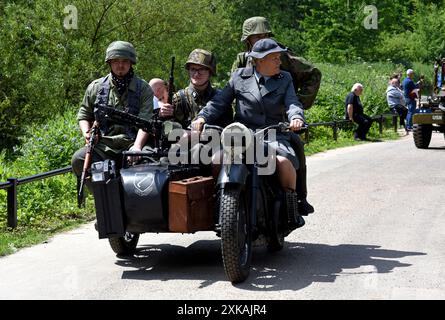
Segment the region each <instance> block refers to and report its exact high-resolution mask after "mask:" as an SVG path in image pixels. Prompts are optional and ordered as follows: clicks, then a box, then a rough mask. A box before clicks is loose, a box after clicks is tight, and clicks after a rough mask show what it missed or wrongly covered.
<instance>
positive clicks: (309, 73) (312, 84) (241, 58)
mask: <svg viewBox="0 0 445 320" xmlns="http://www.w3.org/2000/svg"><path fill="white" fill-rule="evenodd" d="M251 66H252V59H251V58H250V57H247V52H240V53H238V55H237V57H236V60H235V61H234V63H233V65H232V72H233V71H235V70H236V69H238V68H244V67H251ZM281 69H282V70H284V71H288V72H289V73H290V74H291V75H292V80H293V83H294V88H295V93H296V94H297V97H298V98H299V100H300V101H301V103H302V104H303V107H304V109H309V108H310V107H312V104H313V103H314V101H315V98H316V96H317V93H318V89H319V88H320V82H321V72H320V70H318V69H317V68H316V67H315V66H313V65H312V64H311V63H310V62H308V61H307V60H305V59H303V58H302V57H297V56H295V55H294V54H293V53H292V51H290V50H288V51H287V52H283V53H282V54H281Z"/></svg>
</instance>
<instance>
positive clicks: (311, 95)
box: [232, 17, 321, 215]
mask: <svg viewBox="0 0 445 320" xmlns="http://www.w3.org/2000/svg"><path fill="white" fill-rule="evenodd" d="M268 37H273V33H272V30H271V28H270V25H269V22H268V21H267V19H266V18H264V17H251V18H249V19H247V20H245V21H244V23H243V34H242V37H241V41H242V42H244V43H245V44H246V51H245V52H241V53H239V54H238V55H237V57H236V60H235V62H234V63H233V65H232V72H233V71H235V70H236V69H238V68H244V67H252V58H251V57H249V52H251V50H252V47H253V45H254V44H255V43H256V42H257V41H258V40H261V39H264V38H268ZM279 45H280V46H281V47H284V46H283V45H281V44H279ZM280 68H281V70H284V71H288V72H289V73H290V74H291V75H292V81H293V85H294V89H295V93H296V95H297V97H298V99H299V100H300V102H301V103H302V105H303V108H304V109H309V108H310V107H311V106H312V104H313V103H314V101H315V97H316V96H317V93H318V89H319V88H320V82H321V72H320V70H318V69H317V68H316V67H314V66H313V65H312V64H311V63H309V62H308V61H306V60H305V59H303V58H301V57H296V56H294V55H293V53H292V52H291V51H290V50H289V49H287V51H283V52H282V54H281V66H280ZM292 147H293V148H294V149H295V151H296V153H297V157H298V160H299V162H300V166H299V169H298V170H297V171H298V172H297V175H298V180H297V189H296V191H297V194H298V205H299V211H300V214H302V215H308V214H309V213H313V212H314V208H313V207H312V205H310V204H309V202H307V184H306V176H307V172H306V156H305V154H304V144H303V142H302V141H301V139H300V136H299V135H297V134H293V138H292Z"/></svg>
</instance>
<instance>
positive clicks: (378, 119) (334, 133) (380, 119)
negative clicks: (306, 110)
mask: <svg viewBox="0 0 445 320" xmlns="http://www.w3.org/2000/svg"><path fill="white" fill-rule="evenodd" d="M387 118H392V125H393V127H394V131H395V132H397V123H398V120H397V118H398V115H397V114H393V113H385V114H380V115H378V116H374V117H372V120H374V122H377V123H378V124H379V133H380V134H382V133H383V123H384V122H385V121H386V119H387ZM352 124H353V123H352V121H350V120H334V121H331V122H315V123H309V124H308V127H309V128H311V127H322V126H323V127H332V137H333V139H334V140H335V141H337V138H338V130H339V129H340V128H341V127H342V126H345V125H352ZM304 136H305V138H304V140H305V142H306V143H309V141H310V140H309V130H306V132H305V134H304Z"/></svg>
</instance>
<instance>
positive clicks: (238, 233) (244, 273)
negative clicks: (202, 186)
mask: <svg viewBox="0 0 445 320" xmlns="http://www.w3.org/2000/svg"><path fill="white" fill-rule="evenodd" d="M220 217H221V252H222V258H223V265H224V271H225V272H226V275H227V277H228V278H229V280H230V281H231V282H232V283H239V282H243V281H244V280H246V279H247V277H248V276H249V272H250V261H251V258H252V231H251V226H250V221H249V220H250V217H249V213H248V210H247V205H246V197H245V193H244V192H240V191H238V190H231V189H225V190H223V192H222V194H221V205H220Z"/></svg>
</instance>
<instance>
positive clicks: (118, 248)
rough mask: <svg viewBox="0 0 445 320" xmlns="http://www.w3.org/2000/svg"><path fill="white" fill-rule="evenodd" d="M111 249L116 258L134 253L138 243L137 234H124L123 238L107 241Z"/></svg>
mask: <svg viewBox="0 0 445 320" xmlns="http://www.w3.org/2000/svg"><path fill="white" fill-rule="evenodd" d="M108 241H109V243H110V246H111V249H113V251H114V252H115V253H116V255H118V256H128V255H132V254H134V253H135V252H136V246H137V245H138V241H139V233H131V232H126V233H125V235H124V236H123V237H119V238H109V239H108Z"/></svg>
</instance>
